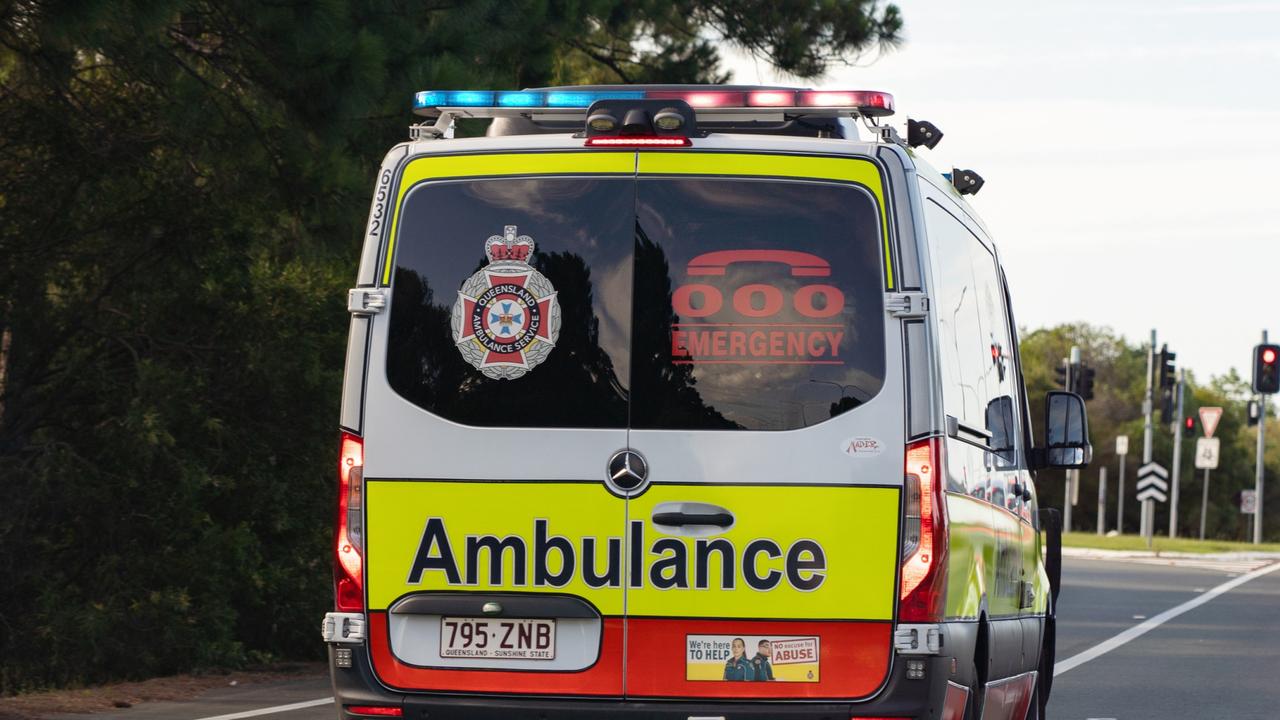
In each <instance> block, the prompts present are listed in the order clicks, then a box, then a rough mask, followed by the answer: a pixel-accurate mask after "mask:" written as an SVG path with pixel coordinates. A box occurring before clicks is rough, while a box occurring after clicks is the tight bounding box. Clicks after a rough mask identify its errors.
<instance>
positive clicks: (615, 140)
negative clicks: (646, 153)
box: [586, 135, 693, 148]
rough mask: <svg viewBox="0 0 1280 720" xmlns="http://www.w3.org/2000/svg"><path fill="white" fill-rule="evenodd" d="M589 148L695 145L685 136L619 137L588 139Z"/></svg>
mask: <svg viewBox="0 0 1280 720" xmlns="http://www.w3.org/2000/svg"><path fill="white" fill-rule="evenodd" d="M586 146H587V147H639V148H644V147H692V146H693V143H692V142H691V141H690V140H689V138H687V137H683V136H673V135H664V136H655V135H617V136H609V137H591V138H587V142H586Z"/></svg>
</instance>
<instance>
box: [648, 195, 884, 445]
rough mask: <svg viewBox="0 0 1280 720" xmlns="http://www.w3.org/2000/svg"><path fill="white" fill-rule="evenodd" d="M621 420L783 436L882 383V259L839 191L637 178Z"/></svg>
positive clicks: (864, 220)
mask: <svg viewBox="0 0 1280 720" xmlns="http://www.w3.org/2000/svg"><path fill="white" fill-rule="evenodd" d="M636 197H637V203H636V207H637V227H636V259H635V263H636V289H635V301H634V304H633V306H634V308H635V321H634V334H633V338H634V340H633V342H634V345H635V347H634V351H633V353H632V408H631V424H632V427H636V428H671V429H712V428H743V429H749V430H790V429H794V428H800V427H805V426H808V425H814V424H816V423H819V422H822V421H823V420H826V419H828V418H831V417H834V416H835V415H838V414H840V413H842V412H845V411H847V410H850V409H852V408H855V407H857V406H858V405H861V404H862V403H864V402H866V401H867V400H869V399H871V397H872V396H873V395H875V394H876V393H877V392H878V391H879V390H880V386H881V384H882V383H883V380H884V353H885V350H884V304H883V303H884V298H883V296H884V288H883V285H882V282H881V273H882V268H883V264H882V262H881V256H880V243H879V241H878V240H877V237H878V236H877V232H878V227H879V225H878V223H877V219H876V208H875V204H874V203H873V201H872V199H871V197H870V196H869V195H867V194H866V193H865V192H864V191H862V190H860V189H858V188H856V187H854V186H850V185H840V184H834V183H831V184H827V183H813V182H790V181H781V180H754V179H720V178H687V179H672V178H642V179H641V180H640V181H639V187H638V190H637V193H636Z"/></svg>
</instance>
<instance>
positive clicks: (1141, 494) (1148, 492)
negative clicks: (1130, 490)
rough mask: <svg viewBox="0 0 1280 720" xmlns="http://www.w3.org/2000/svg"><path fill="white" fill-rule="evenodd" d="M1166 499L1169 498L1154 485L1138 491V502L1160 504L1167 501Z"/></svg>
mask: <svg viewBox="0 0 1280 720" xmlns="http://www.w3.org/2000/svg"><path fill="white" fill-rule="evenodd" d="M1168 499H1169V496H1168V495H1166V494H1165V492H1164V491H1163V490H1161V489H1160V488H1158V487H1156V486H1155V485H1151V486H1148V487H1147V488H1146V489H1145V490H1139V491H1138V500H1142V501H1146V500H1155V501H1156V502H1159V503H1162V502H1166V501H1168Z"/></svg>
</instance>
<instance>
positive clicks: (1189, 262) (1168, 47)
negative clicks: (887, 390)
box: [730, 0, 1280, 381]
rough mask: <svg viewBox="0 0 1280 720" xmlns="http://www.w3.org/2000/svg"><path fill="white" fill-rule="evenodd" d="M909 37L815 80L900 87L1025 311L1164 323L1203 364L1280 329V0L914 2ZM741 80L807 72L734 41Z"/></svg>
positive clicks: (1241, 363) (1171, 339)
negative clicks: (782, 67)
mask: <svg viewBox="0 0 1280 720" xmlns="http://www.w3.org/2000/svg"><path fill="white" fill-rule="evenodd" d="M897 4H898V6H899V7H900V8H901V10H902V14H903V18H904V21H905V24H906V29H905V36H906V38H905V42H904V43H903V44H902V46H901V47H899V48H898V49H897V50H894V51H890V52H889V53H887V54H885V55H883V56H880V57H878V58H874V59H873V58H867V59H864V60H863V61H862V62H861V63H860V64H859V66H856V67H838V68H835V69H833V71H832V72H831V74H830V75H829V76H828V77H827V78H825V79H824V80H823V81H822V82H820V83H813V84H814V85H815V86H823V87H830V88H854V89H862V88H866V89H878V90H888V91H891V92H893V93H894V94H895V97H896V99H897V103H898V116H897V118H896V119H897V120H898V121H901V122H905V117H906V116H907V115H910V116H911V117H915V118H922V119H926V120H930V121H932V122H933V123H934V124H936V125H938V127H939V128H941V129H942V131H943V133H944V134H945V137H944V138H943V140H942V143H941V144H940V145H939V146H938V147H937V149H936V150H933V151H924V152H925V153H926V154H927V155H928V159H929V162H930V163H932V164H933V165H934V166H936V167H938V168H939V169H946V168H950V167H952V166H956V167H961V168H971V169H973V170H975V171H977V172H978V173H979V174H981V175H982V176H983V177H984V178H985V179H986V186H985V187H984V188H983V189H982V192H981V193H980V194H979V195H977V196H976V198H974V199H973V200H972V201H971V202H972V203H973V205H974V206H975V207H976V208H977V210H978V212H979V213H980V214H981V215H982V217H983V219H984V220H985V221H986V223H987V226H988V227H989V228H990V229H991V231H992V233H993V234H994V236H995V239H996V243H997V245H998V247H999V248H1000V252H1001V254H1002V257H1003V261H1004V264H1005V268H1006V271H1007V273H1008V275H1009V283H1010V292H1011V293H1012V295H1013V299H1014V303H1015V312H1016V313H1017V316H1018V323H1019V324H1020V325H1022V326H1024V327H1027V328H1037V327H1043V326H1046V325H1054V324H1057V323H1061V322H1070V321H1077V320H1083V321H1087V322H1090V323H1094V324H1098V325H1105V326H1110V327H1111V328H1113V329H1115V330H1116V331H1118V332H1119V333H1120V334H1122V335H1124V336H1125V337H1127V338H1128V339H1129V340H1130V341H1133V342H1143V341H1145V340H1146V338H1147V334H1148V333H1149V332H1150V330H1151V329H1152V328H1156V329H1157V330H1158V331H1159V333H1160V341H1161V342H1168V343H1169V347H1170V349H1171V350H1174V351H1176V352H1177V353H1178V364H1179V365H1180V366H1184V367H1187V368H1189V369H1191V370H1192V371H1193V372H1195V373H1196V375H1197V377H1198V378H1199V379H1200V380H1201V381H1206V380H1208V379H1209V376H1211V375H1220V374H1222V373H1225V372H1226V371H1227V370H1228V369H1229V368H1231V367H1235V368H1237V369H1238V370H1239V371H1240V373H1241V374H1242V375H1243V376H1245V377H1246V378H1247V377H1248V374H1249V363H1250V352H1251V348H1252V346H1253V345H1254V344H1255V343H1257V342H1258V341H1259V334H1260V332H1261V330H1262V329H1263V328H1268V329H1270V330H1271V331H1272V338H1273V339H1278V338H1280V301H1278V300H1280V286H1277V283H1276V281H1275V278H1277V277H1280V200H1278V199H1277V195H1276V191H1277V178H1276V173H1278V172H1280V0H1275V1H1274V2H1235V3H1233V2H1182V1H1177V0H1172V1H1170V0H1151V1H1148V2H1141V1H1138V0H1119V1H1117V0H1107V1H1102V0H1086V1H1080V0H1072V1H1070V2H1056V3H1024V2H1013V1H1012V0H1010V1H1007V2H994V1H992V0H974V1H970V2H965V3H962V4H960V3H954V2H946V1H945V0H900V1H899V2H898V3H897ZM730 67H731V68H732V69H733V71H734V80H735V81H737V82H743V83H754V82H764V83H771V82H783V83H787V82H794V81H790V80H788V79H787V78H778V77H775V76H773V75H771V74H770V73H769V72H768V71H767V69H766V67H765V65H764V64H763V63H756V62H754V61H753V60H751V59H749V58H743V57H741V56H735V57H734V58H733V59H732V62H731V63H730Z"/></svg>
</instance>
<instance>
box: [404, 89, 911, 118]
mask: <svg viewBox="0 0 1280 720" xmlns="http://www.w3.org/2000/svg"><path fill="white" fill-rule="evenodd" d="M646 99H647V100H683V101H684V102H686V103H688V104H689V105H690V106H691V107H693V108H694V109H703V110H707V109H716V110H730V111H732V110H749V109H753V108H770V109H775V110H779V111H782V112H791V113H796V114H813V113H812V110H814V109H821V110H823V111H831V112H858V113H859V114H861V115H865V116H869V117H879V116H883V115H892V114H893V111H894V103H893V96H892V95H890V94H889V93H885V92H879V91H875V90H791V89H786V88H782V89H776V90H775V89H759V90H719V89H715V88H714V87H711V88H706V89H703V88H696V89H688V90H683V89H681V90H671V89H666V90H658V89H649V90H646V89H637V90H574V89H571V88H566V89H563V90H500V91H492V90H426V91H423V92H420V93H418V94H416V95H415V96H414V99H413V107H414V111H415V112H417V113H418V114H420V115H430V116H435V115H438V114H439V111H440V110H443V109H457V108H497V109H504V110H508V111H520V110H526V109H531V110H536V109H538V108H545V109H546V111H565V110H577V109H586V108H588V107H590V106H591V105H592V104H593V103H595V102H596V101H598V100H646ZM806 111H809V112H807V113H806ZM474 114H476V115H486V116H492V115H495V114H496V113H494V112H488V113H486V112H484V111H478V112H475V113H474Z"/></svg>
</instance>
